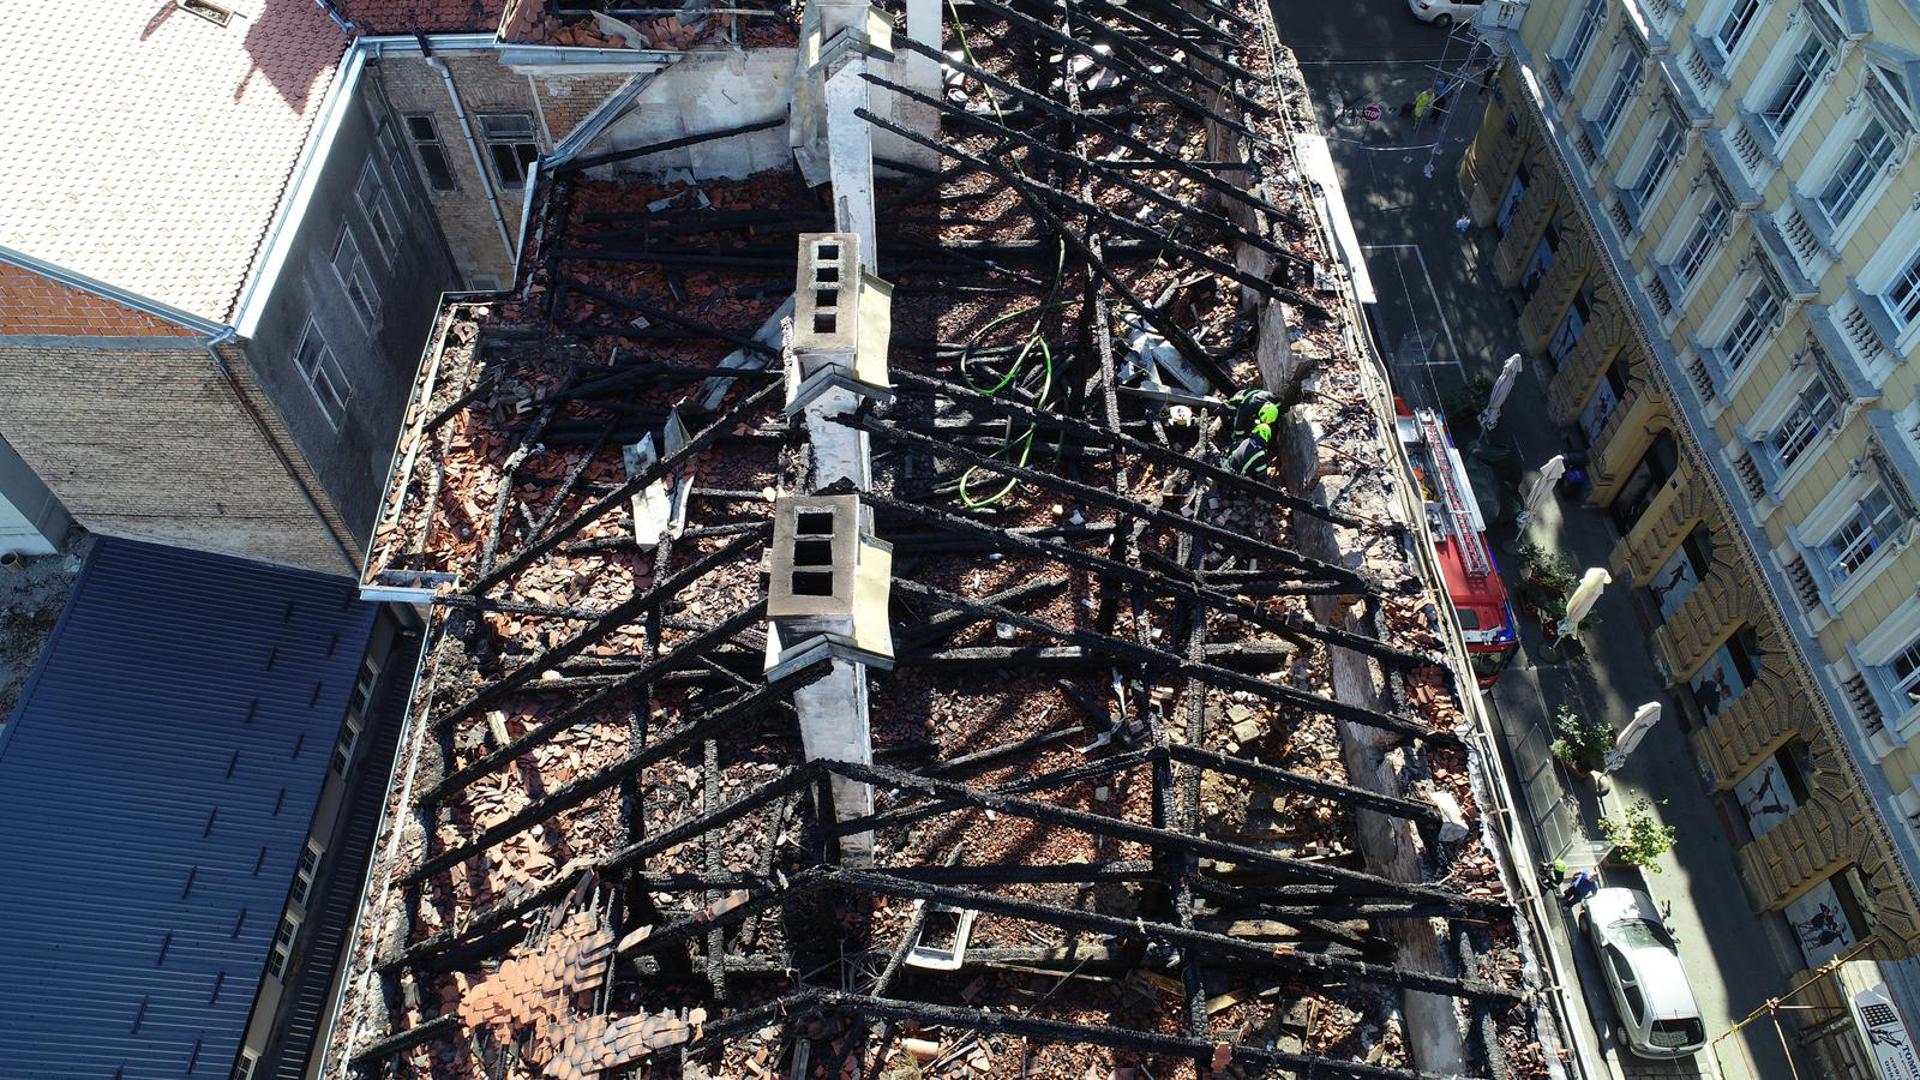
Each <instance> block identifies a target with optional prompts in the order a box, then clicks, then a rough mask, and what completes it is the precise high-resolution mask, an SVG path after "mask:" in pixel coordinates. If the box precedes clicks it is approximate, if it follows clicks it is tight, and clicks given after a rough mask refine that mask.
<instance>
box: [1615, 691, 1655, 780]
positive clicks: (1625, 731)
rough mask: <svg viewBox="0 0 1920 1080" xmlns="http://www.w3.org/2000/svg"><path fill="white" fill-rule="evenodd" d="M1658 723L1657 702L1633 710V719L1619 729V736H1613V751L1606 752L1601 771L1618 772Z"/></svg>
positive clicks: (1650, 702)
mask: <svg viewBox="0 0 1920 1080" xmlns="http://www.w3.org/2000/svg"><path fill="white" fill-rule="evenodd" d="M1659 722H1660V703H1659V702H1657V701H1649V702H1647V703H1646V704H1645V705H1642V706H1640V707H1639V708H1638V709H1635V710H1634V711H1633V719H1632V720H1630V721H1628V722H1627V726H1626V727H1624V728H1621V729H1620V734H1618V735H1616V736H1614V739H1613V749H1611V750H1609V751H1607V756H1606V760H1605V762H1604V764H1602V765H1601V769H1602V770H1603V771H1605V772H1615V771H1618V770H1619V768H1620V766H1622V765H1625V764H1626V763H1627V755H1628V754H1631V753H1633V749H1634V747H1636V746H1639V745H1640V740H1641V739H1644V738H1646V737H1647V732H1649V731H1651V730H1653V725H1655V724H1657V723H1659Z"/></svg>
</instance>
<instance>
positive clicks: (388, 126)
mask: <svg viewBox="0 0 1920 1080" xmlns="http://www.w3.org/2000/svg"><path fill="white" fill-rule="evenodd" d="M374 140H375V141H376V142H378V143H379V144H380V152H381V154H383V155H384V156H385V157H386V159H387V168H388V169H389V170H390V171H392V173H393V186H394V190H395V191H397V192H398V193H399V200H398V201H399V203H400V204H401V205H402V206H406V207H409V208H411V207H412V206H413V205H414V202H415V200H414V194H413V183H412V181H413V172H412V169H413V163H412V159H410V158H408V157H407V151H406V148H405V147H404V146H402V145H401V142H400V132H399V125H398V124H393V123H390V122H388V121H387V119H386V118H385V117H381V118H380V125H379V127H378V128H377V129H376V130H375V131H374Z"/></svg>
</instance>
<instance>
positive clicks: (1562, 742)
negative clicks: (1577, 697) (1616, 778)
mask: <svg viewBox="0 0 1920 1080" xmlns="http://www.w3.org/2000/svg"><path fill="white" fill-rule="evenodd" d="M1553 727H1554V730H1555V731H1557V732H1559V737H1558V738H1556V739H1554V740H1553V743H1552V744H1551V745H1549V746H1548V747H1547V750H1548V752H1550V753H1552V754H1553V758H1554V760H1555V761H1558V762H1559V763H1560V764H1562V765H1565V766H1566V767H1567V768H1568V770H1569V771H1571V772H1572V773H1573V774H1574V775H1575V776H1578V777H1581V778H1583V779H1584V778H1585V777H1587V776H1590V775H1592V774H1594V773H1596V772H1599V771H1600V766H1601V763H1602V762H1603V761H1604V760H1605V759H1606V756H1607V751H1608V750H1610V749H1612V747H1613V725H1612V724H1609V723H1607V722H1606V721H1605V720H1589V719H1587V718H1586V717H1583V716H1581V715H1580V714H1578V713H1576V712H1574V711H1573V710H1572V709H1569V708H1567V707H1566V706H1565V705H1562V706H1560V711H1559V712H1558V713H1556V714H1555V715H1554V718H1553Z"/></svg>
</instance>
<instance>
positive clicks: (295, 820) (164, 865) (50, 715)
mask: <svg viewBox="0 0 1920 1080" xmlns="http://www.w3.org/2000/svg"><path fill="white" fill-rule="evenodd" d="M375 611H376V608H375V607H374V606H373V605H370V604H365V603H361V602H359V601H358V600H357V599H356V598H355V594H354V589H353V583H352V582H351V581H349V580H348V579H345V578H334V577H326V576H323V575H320V574H312V573H306V572H302V571H295V570H287V569H283V568H280V567H273V566H268V565H266V564H264V563H255V562H247V561H243V560H239V559H232V558H226V557H223V556H216V555H207V554H202V553H199V552H191V551H184V550H180V549H177V548H167V547H159V546H155V545H151V544H141V543H135V542H132V541H126V540H114V539H102V540H101V541H100V542H99V544H98V545H97V546H96V547H95V549H94V552H93V555H92V557H91V559H90V560H89V561H88V564H87V567H86V569H85V570H84V571H83V572H82V574H81V577H80V580H79V581H78V583H77V584H76V585H75V587H74V591H73V596H72V598H71V599H70V600H69V601H68V604H67V608H66V610H65V612H64V613H63V614H62V615H61V617H60V624H59V626H58V627H57V628H56V629H55V630H54V633H53V637H52V639H51V640H50V641H49V643H48V647H47V650H46V652H45V654H44V655H43V656H42V657H41V659H40V665H39V667H38V669H37V670H36V671H35V672H34V675H33V678H32V680H31V681H30V682H29V683H28V684H27V689H26V692H25V694H24V696H23V697H22V700H21V703H20V707H19V709H18V710H17V711H16V713H15V715H14V718H13V720H12V722H11V723H9V724H8V725H7V727H6V729H5V730H4V731H3V732H0V860H3V861H0V1073H4V1074H5V1075H6V1076H8V1077H18V1078H22V1080H56V1078H67V1077H74V1078H82V1077H84V1078H86V1080H113V1078H114V1077H115V1076H116V1075H118V1076H119V1077H121V1078H122V1080H149V1078H151V1080H160V1078H167V1080H172V1078H179V1077H194V1078H199V1080H206V1078H214V1080H224V1078H225V1077H226V1076H227V1074H228V1072H229V1070H230V1069H231V1068H232V1066H233V1062H234V1058H235V1056H236V1055H237V1054H238V1052H239V1045H240V1038H241V1035H242V1033H243V1031H244V1028H245V1026H246V1023H247V1017H248V1013H249V1011H250V1010H251V1008H252V1004H253V998H254V994H255V991H256V989H257V988H258V986H259V981H260V976H261V973H262V970H263V968H264V965H265V962H266V957H267V951H268V948H269V946H270V944H271V942H272V938H273V933H274V929H275V925H276V924H277V923H278V921H279V918H280V913H281V909H282V908H283V907H284V905H285V903H286V898H287V890H288V886H289V884H290V882H291V880H292V877H293V871H294V867H295V865H296V864H297V862H298V860H299V855H300V850H301V848H302V846H303V843H302V842H303V839H304V837H305V836H306V832H307V827H308V825H309V823H310V821H311V819H312V816H313V811H314V804H315V802H316V800H317V798H318V796H319V793H320V789H321V786H322V783H323V782H324V781H325V779H326V771H327V769H328V765H329V760H328V759H329V758H330V756H331V752H332V747H333V741H334V738H335V736H336V734H337V733H338V731H339V727H340V722H341V719H342V717H343V716H344V715H345V713H346V706H347V698H348V695H349V694H350V693H351V691H352V688H353V682H354V677H355V675H356V673H357V671H358V667H359V662H360V656H361V653H362V652H363V651H364V650H365V648H366V642H367V637H368V634H369V632H370V630H371V628H372V625H373V618H374V614H375ZM216 986H217V992H216ZM196 1047H197V1050H196Z"/></svg>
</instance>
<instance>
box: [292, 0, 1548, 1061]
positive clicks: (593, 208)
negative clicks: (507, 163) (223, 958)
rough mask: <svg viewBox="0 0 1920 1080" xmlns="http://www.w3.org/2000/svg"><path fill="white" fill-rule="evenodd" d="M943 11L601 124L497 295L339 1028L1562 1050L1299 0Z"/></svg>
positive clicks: (459, 1037)
mask: <svg viewBox="0 0 1920 1080" xmlns="http://www.w3.org/2000/svg"><path fill="white" fill-rule="evenodd" d="M941 15H942V13H941V12H940V11H939V9H938V8H936V7H934V6H933V5H931V4H927V5H924V6H923V5H922V4H920V3H919V2H918V0H913V2H910V3H909V5H908V7H907V9H906V10H905V12H904V13H901V12H887V11H881V10H877V9H868V8H866V7H863V6H857V5H847V4H844V3H824V4H816V5H810V6H809V7H808V8H807V9H806V11H805V12H804V13H803V18H802V21H801V24H800V26H799V37H800V42H801V44H800V47H799V49H798V50H797V51H796V61H795V63H796V71H795V75H794V91H793V100H792V104H791V109H790V111H789V112H788V113H783V114H782V115H780V116H779V117H776V118H772V119H769V118H765V117H754V116H743V117H741V118H740V120H741V122H740V123H739V124H738V125H736V126H733V127H730V128H728V129H725V130H722V131H716V132H711V133H706V134H705V135H698V134H697V135H692V136H687V135H679V136H674V137H673V138H670V139H664V140H662V141H661V142H659V143H655V144H647V145H640V146H629V147H624V148H615V149H603V148H589V149H588V150H587V152H586V153H584V154H583V155H581V156H580V157H577V158H574V159H572V160H570V161H568V160H563V161H557V162H551V163H547V165H546V166H545V167H544V168H543V170H542V172H543V173H544V176H543V179H542V181H541V186H540V188H539V190H538V191H537V192H536V193H535V194H534V196H533V198H532V201H531V205H532V207H533V211H532V212H533V221H532V225H531V227H530V228H529V229H528V230H527V232H528V240H527V246H526V250H525V251H524V252H523V254H522V278H521V282H520V284H519V286H518V288H517V289H516V290H515V291H513V292H512V293H510V294H502V295H499V296H491V297H484V298H471V297H470V298H464V299H460V298H456V299H455V300H454V301H452V302H450V303H449V304H448V305H447V306H446V307H445V308H444V310H443V311H442V313H441V316H440V322H439V324H438V326H437V327H436V328H435V334H434V340H433V343H432V345H431V346H430V348H429V350H428V353H427V356H426V357H425V359H424V361H423V363H422V367H421V371H420V375H419V382H418V386H417V389H416V393H415V398H414V402H413V406H412V413H411V416H410V417H409V419H408V422H407V425H406V428H405V430H404V431H403V432H402V435H401V439H400V445H399V448H398V451H397V454H396V462H395V467H394V472H393V479H392V482H391V485H390V489H389V492H388V497H387V501H386V505H385V507H384V510H383V514H382V518H381V523H380V526H379V529H378V532H377V534H376V537H375V539H374V542H373V546H372V550H371V552H370V558H369V560H368V565H369V568H370V569H369V571H368V578H367V581H366V583H365V584H366V587H367V589H368V590H369V591H370V592H373V593H376V594H379V595H385V596H411V597H414V598H417V599H419V600H421V601H422V602H425V603H429V604H430V605H431V607H432V610H433V613H434V617H433V630H432V634H431V638H430V641H429V649H430V655H429V657H428V659H427V661H426V663H425V665H424V672H425V674H424V676H423V678H422V681H421V683H420V685H419V686H418V687H417V689H416V696H415V701H414V705H413V716H412V720H411V724H412V728H411V734H410V737H409V740H410V741H409V743H408V744H407V746H406V747H405V748H404V750H403V755H402V761H401V765H400V769H401V772H400V774H399V775H398V777H397V778H396V781H395V783H394V787H393V795H392V800H391V805H390V807H389V816H388V819H387V822H386V825H385V832H384V834H383V838H382V841H381V855H380V857H379V860H378V861H377V863H376V865H375V868H374V872H373V875H372V880H371V882H370V886H369V894H368V899H367V901H366V907H365V910H364V911H363V913H362V917H361V920H360V941H359V943H358V947H357V950H356V954H355V955H356V960H355V968H354V970H352V971H351V972H349V975H348V978H347V985H346V987H345V991H344V993H345V1001H344V1003H343V1007H342V1010H341V1019H340V1021H339V1022H338V1025H337V1028H336V1031H335V1032H334V1036H333V1054H332V1056H331V1058H330V1059H329V1064H328V1074H329V1075H332V1076H346V1075H353V1074H359V1075H404V1076H423V1077H425V1076H432V1077H448V1076H461V1077H464V1076H488V1077H498V1076H528V1077H532V1076H550V1077H559V1078H572V1077H587V1076H594V1075H610V1076H611V1075H654V1076H673V1075H677V1076H686V1077H691V1076H717V1077H748V1076H772V1075H775V1074H778V1075H785V1076H792V1077H805V1076H827V1077H841V1076H863V1077H871V1076H886V1077H909V1076H923V1075H928V1076H931V1075H959V1074H962V1073H971V1074H974V1075H985V1076H1009V1077H1010V1076H1038V1077H1056V1076H1057V1077H1072V1078H1080V1077H1089V1076H1091V1077H1107V1076H1114V1077H1123V1076H1152V1077H1156V1078H1165V1077H1170V1076H1196V1075H1249V1076H1257V1075H1285V1074H1298V1075H1313V1076H1367V1077H1401V1076H1414V1075H1443V1074H1460V1075H1472V1076H1515V1075H1544V1074H1545V1073H1546V1071H1547V1069H1548V1059H1547V1055H1545V1054H1543V1052H1542V1051H1541V1049H1540V1046H1539V1043H1540V1040H1541V1038H1542V1035H1543V1033H1542V1031H1541V1030H1540V1028H1539V1024H1538V1021H1537V1020H1536V1017H1535V1012H1534V1006H1533V1003H1532V1001H1531V999H1530V994H1529V990H1528V987H1527V985H1526V980H1525V977H1524V976H1523V970H1524V969H1525V967H1526V962H1525V956H1526V948H1527V946H1526V942H1525V940H1524V938H1523V937H1522V936H1521V930H1520V928H1518V927H1517V926H1516V924H1515V920H1514V918H1513V915H1512V912H1511V910H1510V908H1509V906H1508V901H1507V896H1508V889H1507V886H1506V884H1505V881H1504V879H1503V870H1502V865H1503V864H1502V859H1501V855H1500V853H1499V852H1498V851H1497V850H1494V849H1493V848H1492V847H1490V846H1489V845H1491V844H1492V843H1493V841H1492V840H1491V839H1490V834H1488V833H1486V832H1485V831H1483V830H1482V828H1481V817H1480V806H1481V805H1482V801H1483V800H1482V788H1481V786H1480V785H1481V779H1480V777H1479V776H1478V770H1479V768H1480V763H1479V761H1478V759H1477V756H1476V754H1475V752H1474V751H1473V750H1472V749H1471V743H1470V741H1469V740H1466V739H1463V736H1462V732H1463V730H1464V720H1463V716H1464V714H1463V711H1462V703H1461V700H1460V697H1459V695H1460V693H1462V689H1461V688H1462V687H1463V686H1464V687H1466V688H1467V689H1466V690H1465V692H1467V693H1471V692H1472V690H1471V685H1472V683H1471V680H1470V679H1467V680H1461V679H1459V678H1457V677H1456V672H1458V671H1462V670H1464V661H1463V660H1462V659H1461V654H1460V653H1459V652H1458V651H1457V648H1455V646H1454V645H1453V644H1450V642H1454V641H1456V640H1457V638H1456V637H1455V636H1453V635H1450V634H1449V632H1448V631H1447V628H1446V622H1445V620H1446V619H1447V618H1448V617H1449V616H1448V615H1447V614H1446V611H1445V607H1444V605H1443V604H1439V603H1436V599H1435V598H1436V595H1437V594H1436V592H1435V588H1436V586H1435V580H1436V578H1435V575H1434V574H1433V572H1432V571H1431V566H1430V564H1429V563H1428V562H1427V561H1426V560H1424V559H1423V558H1422V554H1421V553H1422V536H1423V534H1422V532H1421V528H1422V526H1421V524H1420V519H1419V512H1418V503H1417V495H1416V494H1412V493H1410V490H1409V489H1407V488H1405V487H1403V486H1402V484H1401V482H1400V481H1399V479H1398V477H1400V476H1401V475H1402V473H1403V468H1402V465H1401V464H1400V462H1399V459H1398V458H1397V457H1396V456H1395V455H1396V454H1397V452H1398V451H1397V445H1396V443H1395V441H1394V439H1393V437H1392V431H1391V422H1392V419H1391V418H1392V410H1391V404H1390V400H1389V396H1388V393H1387V391H1386V389H1385V385H1384V382H1383V381H1382V379H1381V377H1380V374H1379V370H1378V367H1377V364H1376V363H1375V362H1374V361H1372V360H1371V359H1370V358H1369V356H1368V354H1367V352H1366V347H1365V344H1364V334H1363V332H1362V331H1361V330H1360V329H1359V327H1358V324H1357V321H1356V320H1357V311H1356V308H1355V306H1354V301H1353V298H1352V294H1351V291H1350V288H1349V285H1348V281H1347V277H1346V273H1345V271H1344V270H1343V269H1342V267H1341V265H1340V263H1339V260H1338V258H1337V256H1336V254H1335V240H1334V238H1333V234H1332V232H1331V227H1330V226H1329V224H1328V221H1329V213H1328V208H1327V200H1328V199H1330V198H1337V195H1336V194H1334V193H1331V192H1329V191H1326V190H1324V189H1323V188H1322V187H1321V186H1320V185H1319V184H1318V183H1316V182H1315V181H1314V180H1313V179H1312V178H1310V177H1309V176H1308V175H1307V174H1306V173H1305V172H1303V169H1302V165H1301V162H1300V160H1299V151H1298V147H1297V141H1298V140H1300V139H1302V138H1310V137H1312V129H1311V120H1310V113H1309V111H1308V110H1307V108H1306V104H1305V92H1304V88H1303V87H1302V85H1301V84H1300V83H1299V76H1298V72H1297V70H1296V69H1294V68H1293V67H1292V61H1291V58H1290V56H1289V54H1287V52H1286V51H1285V50H1284V49H1283V48H1282V47H1281V46H1280V45H1279V43H1278V40H1277V37H1276V32H1275V28H1274V25H1273V23H1272V20H1271V15H1270V14H1269V13H1268V11H1267V10H1266V9H1265V8H1264V7H1263V6H1262V5H1260V4H1257V3H1253V2H1235V0H1131V2H1128V3H1120V2H1117V0H1071V2H1068V3H1056V4H1040V3H1031V2H1025V0H1020V2H1014V3H1003V2H1002V0H968V2H967V3H964V4H959V3H956V4H952V5H950V6H949V8H948V10H947V11H946V13H945V15H946V17H945V18H944V19H943V18H942V17H941ZM902 16H904V17H903V18H902ZM668 74H670V72H669V73H668ZM769 129H773V130H783V131H784V132H785V134H786V137H787V139H788V141H789V145H790V146H791V147H792V149H793V155H792V158H793V163H792V165H791V167H783V168H779V169H773V170H765V171H761V172H756V173H753V174H751V175H747V176H744V177H735V178H733V179H724V178H718V177H713V176H700V175H697V174H688V173H686V172H684V171H682V172H680V173H678V174H677V175H676V174H672V173H670V172H667V171H664V170H662V171H653V172H649V171H648V170H647V169H646V168H645V167H644V165H645V163H646V162H647V161H649V160H660V157H659V155H662V154H665V153H668V152H671V151H675V150H678V149H681V148H684V147H687V146H690V145H693V144H696V143H698V142H700V141H701V140H702V139H703V138H707V137H711V138H712V139H714V140H722V139H740V138H750V137H764V134H765V132H766V131H768V130H769ZM1254 386H1264V387H1265V388H1266V389H1267V390H1269V391H1270V392H1272V393H1273V394H1274V395H1275V397H1276V399H1277V403H1278V405H1279V407H1280V411H1281V413H1282V419H1281V420H1280V422H1279V424H1278V425H1277V429H1278V430H1277V432H1276V434H1275V436H1274V441H1273V449H1274V456H1275V457H1276V459H1277V460H1278V468H1277V470H1275V472H1274V473H1272V474H1262V473H1257V472H1256V473H1251V474H1243V473H1242V472H1239V471H1236V470H1234V469H1230V468H1227V467H1225V466H1224V465H1223V463H1222V462H1223V458H1224V457H1225V453H1226V451H1227V450H1228V449H1229V447H1228V446H1227V445H1226V440H1227V439H1228V438H1229V434H1228V430H1229V428H1230V427H1231V424H1232V416H1231V413H1232V411H1233V410H1232V406H1231V405H1229V403H1228V402H1227V399H1228V398H1229V397H1230V396H1231V395H1232V394H1233V393H1234V392H1235V391H1236V390H1237V389H1239V388H1243V387H1254ZM1410 500H1411V501H1410ZM1548 1037H1549V1039H1550V1036H1548Z"/></svg>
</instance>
